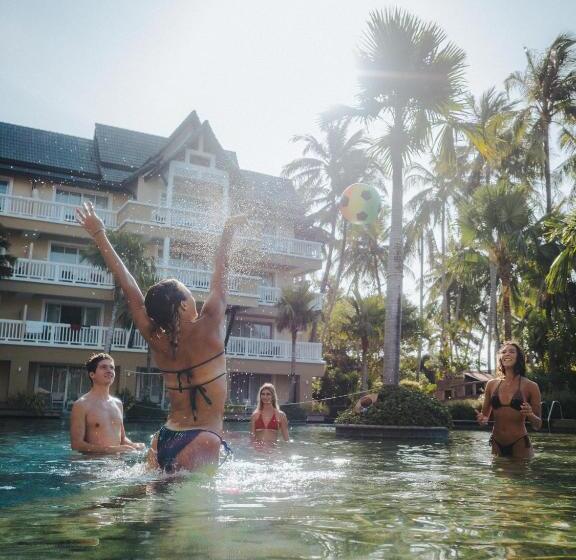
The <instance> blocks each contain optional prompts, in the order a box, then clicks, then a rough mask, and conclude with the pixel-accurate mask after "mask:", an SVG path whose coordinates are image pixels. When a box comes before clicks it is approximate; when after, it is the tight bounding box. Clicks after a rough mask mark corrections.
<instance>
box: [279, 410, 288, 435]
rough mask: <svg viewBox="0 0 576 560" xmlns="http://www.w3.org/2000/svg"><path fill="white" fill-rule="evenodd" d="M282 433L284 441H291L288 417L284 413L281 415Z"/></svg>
mask: <svg viewBox="0 0 576 560" xmlns="http://www.w3.org/2000/svg"><path fill="white" fill-rule="evenodd" d="M280 431H281V432H282V437H283V438H284V441H290V434H289V433H288V417H287V416H286V414H285V413H284V412H281V413H280Z"/></svg>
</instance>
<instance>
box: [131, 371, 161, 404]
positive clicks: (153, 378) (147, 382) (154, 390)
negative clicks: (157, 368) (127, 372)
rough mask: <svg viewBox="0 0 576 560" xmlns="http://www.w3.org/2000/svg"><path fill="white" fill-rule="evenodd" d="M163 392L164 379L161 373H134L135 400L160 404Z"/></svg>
mask: <svg viewBox="0 0 576 560" xmlns="http://www.w3.org/2000/svg"><path fill="white" fill-rule="evenodd" d="M141 369H142V368H138V370H141ZM164 392H165V389H164V379H163V376H162V374H161V373H152V374H151V373H140V372H137V373H136V400H138V401H150V402H152V403H155V404H161V403H162V397H163V396H164Z"/></svg>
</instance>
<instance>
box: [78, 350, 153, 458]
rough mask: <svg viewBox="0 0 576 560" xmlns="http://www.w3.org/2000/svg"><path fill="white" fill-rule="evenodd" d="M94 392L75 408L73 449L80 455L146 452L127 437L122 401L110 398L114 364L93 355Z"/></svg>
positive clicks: (90, 371) (89, 365)
mask: <svg viewBox="0 0 576 560" xmlns="http://www.w3.org/2000/svg"><path fill="white" fill-rule="evenodd" d="M86 369H87V370H88V375H89V377H90V381H91V383H92V388H91V389H90V391H88V392H87V393H86V394H85V395H82V396H81V397H80V398H79V399H78V400H77V401H76V402H75V403H74V406H73V407H72V414H71V417H70V445H71V447H72V449H74V451H80V452H81V453H123V452H126V451H135V450H138V449H144V447H145V445H144V444H143V443H134V442H132V441H130V440H129V439H128V438H127V437H126V432H125V431H124V422H123V410H122V401H121V400H120V399H117V398H115V397H111V396H110V386H111V385H112V383H114V377H115V376H116V374H115V372H114V360H113V359H112V357H111V356H109V355H108V354H103V353H102V354H94V355H93V356H91V357H90V359H89V360H88V361H87V362H86Z"/></svg>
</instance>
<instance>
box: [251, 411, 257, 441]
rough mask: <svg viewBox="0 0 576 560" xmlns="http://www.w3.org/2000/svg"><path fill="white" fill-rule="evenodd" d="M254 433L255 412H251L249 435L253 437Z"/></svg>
mask: <svg viewBox="0 0 576 560" xmlns="http://www.w3.org/2000/svg"><path fill="white" fill-rule="evenodd" d="M255 435H256V413H255V412H254V413H253V414H252V418H250V437H254V436H255Z"/></svg>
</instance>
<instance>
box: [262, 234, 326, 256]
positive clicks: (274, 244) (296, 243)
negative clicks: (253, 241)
mask: <svg viewBox="0 0 576 560" xmlns="http://www.w3.org/2000/svg"><path fill="white" fill-rule="evenodd" d="M262 249H263V250H264V251H266V252H267V253H274V254H277V255H287V256H290V257H304V258H307V259H317V260H322V244H321V243H318V242H316V241H307V240H305V239H295V238H293V237H276V236H273V235H263V236H262Z"/></svg>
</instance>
